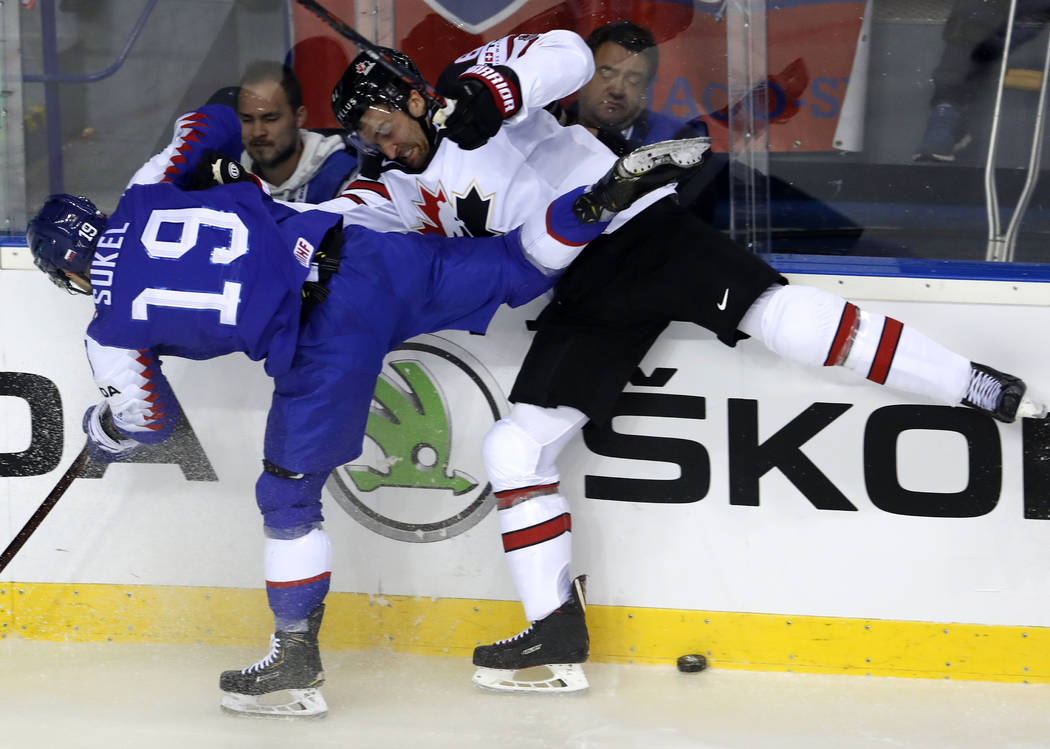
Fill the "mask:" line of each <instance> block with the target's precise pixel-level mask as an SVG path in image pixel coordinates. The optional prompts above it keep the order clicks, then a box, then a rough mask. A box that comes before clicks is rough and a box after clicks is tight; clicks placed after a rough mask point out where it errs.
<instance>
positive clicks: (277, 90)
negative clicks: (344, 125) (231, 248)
mask: <svg viewBox="0 0 1050 749" xmlns="http://www.w3.org/2000/svg"><path fill="white" fill-rule="evenodd" d="M237 114H238V116H239V117H240V119H241V136H242V140H243V143H244V148H245V151H244V153H243V154H241V163H242V164H244V166H245V167H246V168H248V169H250V170H251V171H252V172H253V173H254V174H255V175H256V176H258V177H259V178H260V179H262V180H264V181H265V182H266V183H267V184H269V186H270V191H271V194H272V195H273V197H275V198H277V199H279V200H286V201H291V202H296V203H301V202H306V203H321V202H324V201H326V200H330V199H331V198H334V197H336V196H337V195H339V193H340V192H342V190H343V188H344V187H345V186H346V185H347V183H348V182H349V181H350V177H351V175H352V174H353V172H354V170H355V169H356V167H357V157H356V156H355V155H354V153H353V152H352V151H350V150H348V147H347V143H346V140H345V137H344V136H343V135H342V134H341V132H339V133H334V134H326V133H325V132H324V131H313V130H306V129H304V128H303V123H304V122H305V121H306V115H307V112H306V107H305V106H303V94H302V88H301V87H300V85H299V79H298V78H296V76H295V73H294V72H292V70H291V68H289V67H287V66H285V65H282V64H281V63H279V62H272V61H267V60H260V61H257V62H254V63H252V64H251V65H249V66H248V69H247V71H246V72H245V74H244V75H243V76H242V78H241V84H240V89H239V93H238V96H237Z"/></svg>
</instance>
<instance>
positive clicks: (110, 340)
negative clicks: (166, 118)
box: [88, 183, 341, 376]
mask: <svg viewBox="0 0 1050 749" xmlns="http://www.w3.org/2000/svg"><path fill="white" fill-rule="evenodd" d="M108 223H109V228H108V229H107V230H106V232H105V233H104V234H103V236H102V237H101V238H100V240H99V243H98V250H97V252H96V253H95V257H94V259H93V261H92V264H91V268H90V273H89V275H90V279H91V285H92V293H93V296H94V299H95V309H96V316H95V319H94V320H93V321H92V323H91V325H90V326H89V328H88V335H89V336H90V337H91V338H93V339H94V340H95V341H97V342H98V343H100V344H102V345H104V346H114V347H120V348H126V349H152V350H153V351H154V353H156V354H158V355H165V354H170V355H174V356H180V357H184V358H188V359H210V358H212V357H215V356H221V355H223V354H228V353H232V352H235V351H240V352H243V353H245V354H247V355H248V356H249V357H250V358H252V359H255V360H259V359H266V371H267V373H268V374H270V375H271V376H277V375H279V374H283V373H284V372H286V371H287V370H288V368H289V366H290V364H291V360H292V356H293V354H294V352H295V346H296V342H297V338H298V330H299V316H300V308H301V302H302V299H301V289H302V285H303V283H304V281H306V279H307V274H308V273H309V270H310V262H311V260H312V259H313V255H314V252H315V249H316V248H317V247H318V246H319V244H320V242H321V240H322V239H323V237H324V235H325V233H326V232H328V231H329V230H330V229H332V228H333V227H337V226H339V225H340V223H341V222H340V219H339V218H338V217H336V216H333V215H332V214H329V213H323V212H320V211H308V212H304V213H299V212H296V211H294V210H291V209H289V208H287V207H285V206H282V205H280V204H277V203H275V202H273V201H272V200H270V199H269V198H267V197H266V196H264V195H263V194H262V193H261V192H260V191H259V189H258V187H256V186H255V185H254V184H250V183H240V184H235V185H229V186H222V187H216V188H212V189H210V190H204V191H192V192H184V191H182V190H180V189H178V188H177V187H176V186H174V185H173V184H170V183H159V184H154V185H139V186H133V187H131V188H130V189H128V191H127V192H126V193H125V194H124V197H123V198H122V199H121V201H120V204H119V205H118V207H117V210H116V211H115V212H114V214H113V215H112V216H111V217H110V219H109V222H108Z"/></svg>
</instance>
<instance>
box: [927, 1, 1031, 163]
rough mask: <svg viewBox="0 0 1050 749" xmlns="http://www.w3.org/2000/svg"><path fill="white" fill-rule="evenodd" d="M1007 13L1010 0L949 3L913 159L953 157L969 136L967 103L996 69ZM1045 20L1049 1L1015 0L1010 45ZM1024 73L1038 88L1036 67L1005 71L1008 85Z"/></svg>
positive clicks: (1027, 37) (1023, 39) (1017, 43)
mask: <svg viewBox="0 0 1050 749" xmlns="http://www.w3.org/2000/svg"><path fill="white" fill-rule="evenodd" d="M1009 11H1010V3H1009V0H955V1H954V2H953V3H952V8H951V12H950V13H949V15H948V20H947V21H946V22H945V24H944V31H943V34H942V36H943V38H944V52H942V53H941V58H940V60H939V61H938V63H937V67H936V68H934V70H933V73H932V75H931V80H932V81H933V95H932V97H931V99H930V116H929V119H928V120H927V122H926V132H925V133H924V134H923V137H922V141H921V143H920V144H919V147H918V149H916V151H915V154H914V159H915V160H916V161H940V162H948V161H955V156H956V154H957V153H959V152H960V151H962V150H963V149H964V148H966V147H967V146H968V145H969V144H970V142H971V141H972V140H973V136H972V134H971V132H970V122H969V120H970V115H971V114H972V112H971V111H970V109H971V105H972V104H973V103H974V101H975V100H976V99H977V97H978V95H979V94H980V93H981V91H982V88H983V86H982V85H981V84H982V83H987V81H988V79H989V78H990V77H991V76H993V75H994V74H995V73H996V72H997V71H998V65H997V63H998V61H999V60H1000V59H1001V58H1002V55H1003V48H1004V47H1005V46H1006V21H1007V19H1008V18H1009ZM1048 20H1050V2H1048V0H1018V2H1017V6H1016V10H1015V15H1014V28H1013V34H1012V36H1011V45H1012V47H1013V49H1016V48H1017V47H1020V46H1021V45H1022V44H1024V43H1025V42H1027V41H1030V40H1031V39H1034V38H1035V37H1036V36H1038V35H1039V34H1040V33H1041V31H1042V27H1043V26H1044V25H1045V24H1046V23H1047V21H1048ZM1026 72H1027V73H1030V74H1031V76H1034V80H1033V81H1032V84H1034V85H1031V87H1034V88H1038V85H1039V82H1041V76H1040V74H1039V71H1007V77H1006V81H1005V83H1006V85H1010V84H1011V78H1012V77H1013V76H1016V75H1020V77H1021V78H1022V79H1023V78H1024V77H1025V75H1024V74H1025V73H1026ZM1017 83H1018V84H1020V83H1021V81H1017ZM1022 87H1029V86H1022Z"/></svg>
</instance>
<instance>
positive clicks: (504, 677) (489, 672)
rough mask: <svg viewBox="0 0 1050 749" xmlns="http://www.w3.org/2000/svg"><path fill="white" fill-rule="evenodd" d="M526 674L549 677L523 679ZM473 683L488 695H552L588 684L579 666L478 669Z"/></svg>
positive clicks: (578, 690) (587, 685) (577, 690)
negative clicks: (527, 693) (529, 693)
mask: <svg viewBox="0 0 1050 749" xmlns="http://www.w3.org/2000/svg"><path fill="white" fill-rule="evenodd" d="M530 672H537V675H540V674H541V673H549V674H550V675H549V676H544V677H543V678H538V679H527V678H523V677H525V676H528V675H529V673H530ZM515 677H517V678H515ZM473 682H474V685H475V686H476V687H478V688H480V689H484V690H487V691H492V692H538V693H540V694H555V693H563V692H582V691H585V690H586V689H587V688H588V687H590V682H588V681H587V677H586V676H585V675H584V673H583V666H581V665H580V664H579V663H552V664H550V665H547V666H536V667H534V668H526V669H519V670H515V669H513V668H509V669H503V668H485V667H483V666H479V667H478V669H477V670H476V671H475V672H474V677H473Z"/></svg>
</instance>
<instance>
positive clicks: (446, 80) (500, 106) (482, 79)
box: [436, 65, 521, 151]
mask: <svg viewBox="0 0 1050 749" xmlns="http://www.w3.org/2000/svg"><path fill="white" fill-rule="evenodd" d="M436 88H437V92H438V93H439V94H441V95H442V96H444V97H447V98H449V99H454V100H455V102H456V108H455V110H454V111H453V112H452V114H451V115H450V116H449V118H448V121H447V122H445V127H444V129H443V130H442V132H443V133H444V134H445V137H446V138H448V139H449V140H451V141H453V142H455V143H457V144H459V146H460V148H463V149H464V150H467V151H473V150H474V149H475V148H478V147H479V146H483V145H485V144H486V143H487V142H488V140H489V138H491V137H492V136H493V135H495V134H496V133H497V132H499V129H500V126H501V125H502V124H503V120H505V119H507V118H508V117H510V116H512V115H513V114H514V113H515V112H517V111H518V110H519V109H521V84H520V83H519V82H518V75H517V73H515V72H514V71H513V70H512V69H510V68H508V67H507V66H506V65H492V66H491V67H490V66H488V65H474V66H473V67H470V68H467V69H466V70H464V71H463V72H462V73H459V74H458V75H456V70H455V69H454V68H446V69H445V72H444V73H442V74H441V77H440V78H439V79H438V82H437V87H436Z"/></svg>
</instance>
